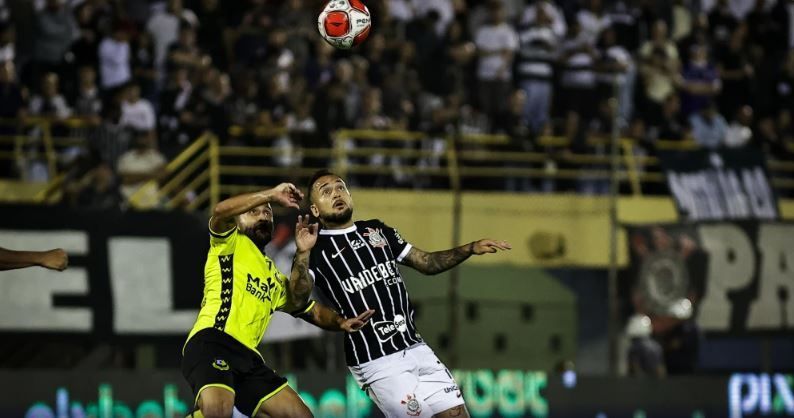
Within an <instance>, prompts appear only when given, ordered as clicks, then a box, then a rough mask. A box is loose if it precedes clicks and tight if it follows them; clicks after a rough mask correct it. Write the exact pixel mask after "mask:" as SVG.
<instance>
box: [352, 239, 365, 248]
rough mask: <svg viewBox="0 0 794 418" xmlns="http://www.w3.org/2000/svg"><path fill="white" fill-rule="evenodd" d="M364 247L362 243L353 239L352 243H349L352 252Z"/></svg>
mask: <svg viewBox="0 0 794 418" xmlns="http://www.w3.org/2000/svg"><path fill="white" fill-rule="evenodd" d="M365 245H366V244H364V241H362V240H360V239H354V240H353V241H350V247H351V248H353V249H354V250H358V249H360V248H364V246H365Z"/></svg>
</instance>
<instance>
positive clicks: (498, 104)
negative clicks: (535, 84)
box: [474, 1, 518, 120]
mask: <svg viewBox="0 0 794 418" xmlns="http://www.w3.org/2000/svg"><path fill="white" fill-rule="evenodd" d="M489 12H490V14H489V22H488V23H487V24H485V25H483V26H482V27H481V28H480V29H479V30H478V31H477V34H476V36H475V41H474V42H475V44H476V45H477V49H478V52H479V56H480V60H479V63H478V65H477V81H478V88H479V94H478V97H479V99H480V108H481V109H482V111H483V112H484V113H485V114H486V115H487V116H489V117H490V118H492V120H493V119H494V118H495V117H497V116H498V115H499V114H501V113H502V112H504V110H505V109H506V104H507V97H508V96H509V95H510V89H511V84H512V81H513V69H512V67H513V56H514V54H515V51H516V50H517V49H518V35H517V34H516V31H515V30H514V29H513V28H512V27H511V26H510V25H508V24H507V23H506V22H505V21H504V10H503V6H502V4H501V2H499V1H491V2H490V3H489Z"/></svg>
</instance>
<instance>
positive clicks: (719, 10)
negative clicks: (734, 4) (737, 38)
mask: <svg viewBox="0 0 794 418" xmlns="http://www.w3.org/2000/svg"><path fill="white" fill-rule="evenodd" d="M708 18H709V32H710V34H711V39H712V40H713V41H714V42H716V43H717V45H718V46H722V45H727V44H728V41H729V40H730V39H731V36H732V34H733V33H734V31H735V30H736V28H737V27H738V26H739V21H738V20H737V19H736V16H734V15H733V12H731V8H730V5H729V4H728V0H717V5H716V6H715V7H714V9H712V10H711V12H710V13H709V15H708Z"/></svg>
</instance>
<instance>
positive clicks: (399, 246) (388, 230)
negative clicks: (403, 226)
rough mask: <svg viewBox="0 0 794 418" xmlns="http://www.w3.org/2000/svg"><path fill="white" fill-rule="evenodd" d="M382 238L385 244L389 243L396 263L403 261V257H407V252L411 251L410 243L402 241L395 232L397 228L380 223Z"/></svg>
mask: <svg viewBox="0 0 794 418" xmlns="http://www.w3.org/2000/svg"><path fill="white" fill-rule="evenodd" d="M381 225H382V231H383V236H384V238H386V242H388V243H389V247H390V248H391V249H392V252H393V253H394V254H395V255H396V256H397V262H398V263H399V262H401V261H403V259H404V258H405V256H407V255H408V252H409V251H411V248H413V245H411V243H410V242H408V241H406V240H405V239H403V237H402V235H400V232H399V231H397V228H392V227H390V226H389V225H386V224H385V223H383V222H381Z"/></svg>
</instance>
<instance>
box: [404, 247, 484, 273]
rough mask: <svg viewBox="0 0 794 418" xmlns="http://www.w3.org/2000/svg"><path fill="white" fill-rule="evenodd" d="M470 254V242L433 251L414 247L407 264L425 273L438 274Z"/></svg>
mask: <svg viewBox="0 0 794 418" xmlns="http://www.w3.org/2000/svg"><path fill="white" fill-rule="evenodd" d="M470 256H471V246H470V245H469V244H466V245H464V246H461V247H457V248H453V249H451V250H446V251H436V252H432V253H427V252H424V251H421V250H414V249H412V250H411V252H410V253H408V258H407V261H408V263H407V264H408V265H409V266H411V267H413V268H415V269H417V270H419V271H420V272H422V273H425V274H438V273H442V272H445V271H447V270H449V269H451V268H452V267H455V266H457V265H458V264H460V263H462V262H463V261H465V260H466V259H467V258H469V257H470Z"/></svg>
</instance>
